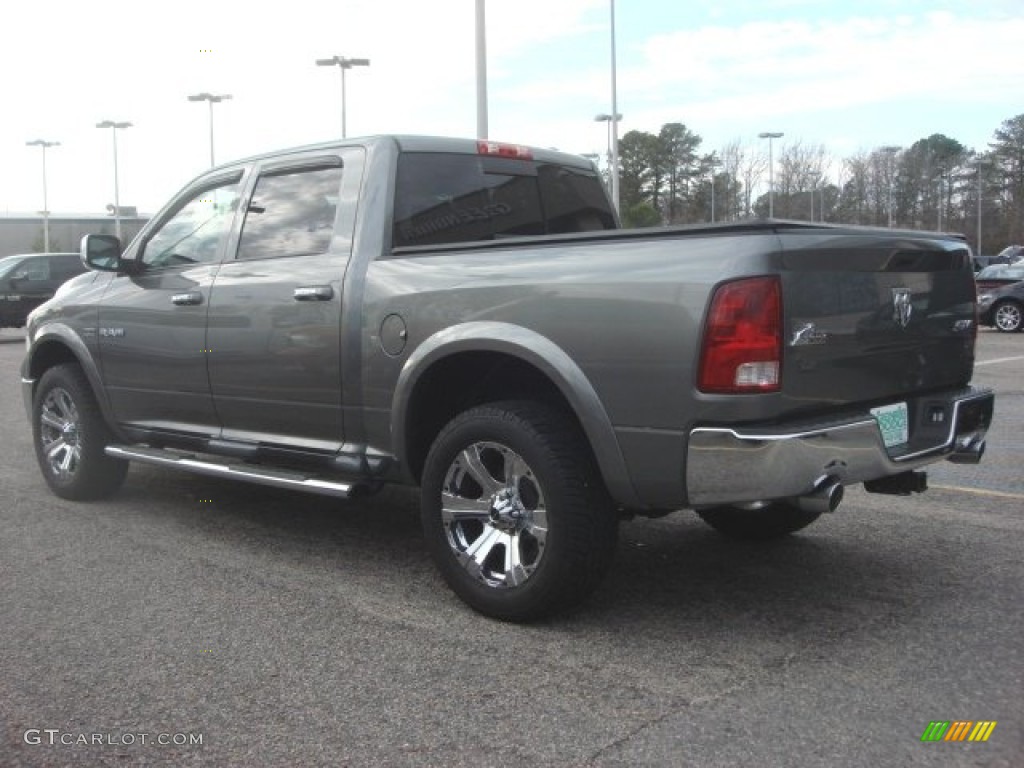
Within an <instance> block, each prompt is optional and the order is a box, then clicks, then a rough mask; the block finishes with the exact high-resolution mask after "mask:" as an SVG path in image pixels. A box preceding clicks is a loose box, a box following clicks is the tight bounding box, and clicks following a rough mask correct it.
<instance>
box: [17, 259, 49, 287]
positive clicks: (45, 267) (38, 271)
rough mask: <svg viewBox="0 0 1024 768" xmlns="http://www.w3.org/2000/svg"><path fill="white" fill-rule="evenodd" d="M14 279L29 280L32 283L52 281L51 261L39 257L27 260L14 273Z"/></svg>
mask: <svg viewBox="0 0 1024 768" xmlns="http://www.w3.org/2000/svg"><path fill="white" fill-rule="evenodd" d="M13 277H17V278H21V279H22V280H29V281H31V282H42V281H44V280H49V279H50V259H49V258H47V257H45V256H39V257H36V258H32V259H26V260H25V261H24V262H23V263H22V265H21V266H20V267H18V269H17V270H16V271H15V272H14V275H13Z"/></svg>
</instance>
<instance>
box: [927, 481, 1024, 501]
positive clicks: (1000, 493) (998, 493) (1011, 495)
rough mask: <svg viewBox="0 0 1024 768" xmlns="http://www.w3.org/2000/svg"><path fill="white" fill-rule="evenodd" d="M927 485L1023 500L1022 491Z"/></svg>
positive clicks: (946, 489)
mask: <svg viewBox="0 0 1024 768" xmlns="http://www.w3.org/2000/svg"><path fill="white" fill-rule="evenodd" d="M928 487H929V488H931V489H935V490H940V491H962V492H963V493H974V494H977V495H978V496H995V497H997V498H1000V499H1020V500H1021V501H1024V493H1007V492H1006V491H990V490H988V489H986V488H967V487H966V486H963V485H932V484H931V483H929V484H928Z"/></svg>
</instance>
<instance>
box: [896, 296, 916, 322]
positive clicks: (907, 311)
mask: <svg viewBox="0 0 1024 768" xmlns="http://www.w3.org/2000/svg"><path fill="white" fill-rule="evenodd" d="M913 311H914V305H913V303H912V302H911V301H910V291H909V290H908V289H907V288H893V289H892V319H893V322H895V323H897V324H898V325H899V326H900V328H906V327H907V323H909V322H910V315H911V313H912V312H913Z"/></svg>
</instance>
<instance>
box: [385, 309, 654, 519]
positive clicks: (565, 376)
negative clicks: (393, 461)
mask: <svg viewBox="0 0 1024 768" xmlns="http://www.w3.org/2000/svg"><path fill="white" fill-rule="evenodd" d="M460 352H499V353H503V354H506V355H509V356H511V357H516V358H518V359H520V360H522V361H523V362H526V363H528V364H530V365H532V366H533V367H534V368H536V369H537V370H539V371H540V372H541V373H543V374H544V375H545V376H546V377H547V378H548V379H549V380H550V381H551V382H552V383H554V385H555V386H556V387H558V390H559V391H560V392H561V393H562V395H563V397H565V399H566V400H567V401H568V403H569V406H570V407H571V408H572V410H573V412H574V413H575V414H576V418H577V419H578V420H579V423H580V424H581V425H582V427H583V431H584V433H585V434H586V436H587V440H588V441H589V442H590V446H591V449H592V450H593V453H594V457H595V458H596V459H597V463H598V466H599V467H600V470H601V474H602V475H603V477H604V481H605V485H606V486H607V488H608V491H609V492H610V493H611V495H612V497H613V498H614V499H615V500H616V501H617V502H619V503H620V504H622V505H623V506H625V507H628V508H640V507H643V506H645V505H644V504H643V503H642V502H641V501H640V498H639V497H638V496H637V493H636V489H635V488H634V487H633V483H632V481H631V480H630V477H629V473H628V471H627V469H626V462H625V460H624V458H623V456H622V451H621V450H620V448H619V443H618V440H617V439H616V437H615V430H614V429H613V427H612V423H611V419H609V418H608V413H607V412H606V411H605V408H604V405H603V404H602V403H601V400H600V398H599V397H598V395H597V392H596V391H595V390H594V387H593V386H592V385H591V383H590V380H589V379H588V378H587V377H586V375H585V374H584V373H583V371H582V370H581V369H580V367H579V366H578V365H576V363H575V362H574V361H573V359H572V358H571V357H569V355H568V354H567V353H566V352H565V350H563V349H562V348H561V347H559V346H558V345H557V344H555V343H554V342H553V341H551V340H550V339H548V338H547V337H545V336H541V335H540V334H538V333H536V332H535V331H531V330H529V329H527V328H523V327H521V326H518V325H513V324H511V323H500V322H491V321H480V322H468V323H462V324H460V325H456V326H452V327H449V328H445V329H444V330H441V331H438V332H437V333H435V334H434V335H433V336H430V337H429V338H427V339H426V340H425V341H424V342H423V343H422V344H420V345H419V346H418V347H417V348H416V350H415V351H413V352H412V354H411V355H409V358H408V359H407V360H406V361H405V364H404V365H403V366H402V370H401V373H400V374H399V377H398V381H397V384H396V386H395V391H394V395H393V396H392V401H391V424H392V445H393V449H394V455H395V456H396V457H397V459H398V460H399V462H400V464H401V466H404V467H407V466H409V464H408V446H407V445H406V429H405V424H406V419H407V417H408V414H407V410H408V406H409V403H410V399H411V395H412V393H413V392H414V391H415V389H416V385H417V383H418V382H419V380H420V377H421V376H422V375H423V374H424V373H425V372H426V371H427V370H429V369H430V367H431V366H432V365H433V364H434V363H436V362H438V361H440V360H443V359H444V358H446V357H449V356H450V355H454V354H458V353H460Z"/></svg>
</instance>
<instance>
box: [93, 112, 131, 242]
mask: <svg viewBox="0 0 1024 768" xmlns="http://www.w3.org/2000/svg"><path fill="white" fill-rule="evenodd" d="M96 127H97V128H110V132H111V134H113V136H114V233H115V234H116V235H117V239H118V240H120V239H121V193H120V190H119V189H118V183H117V129H118V128H131V127H132V124H131V123H118V122H114V121H113V120H104V121H103V122H101V123H96Z"/></svg>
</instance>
